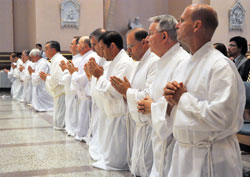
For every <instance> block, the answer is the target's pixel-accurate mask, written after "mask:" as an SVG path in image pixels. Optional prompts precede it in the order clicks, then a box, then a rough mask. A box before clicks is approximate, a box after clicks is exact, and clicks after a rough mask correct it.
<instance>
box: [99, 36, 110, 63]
mask: <svg viewBox="0 0 250 177" xmlns="http://www.w3.org/2000/svg"><path fill="white" fill-rule="evenodd" d="M99 45H100V48H101V50H102V52H103V57H104V58H105V59H106V60H107V61H111V60H112V59H113V58H112V55H111V53H112V49H111V48H110V46H109V47H107V45H106V44H104V43H103V41H102V40H101V41H100V42H99Z"/></svg>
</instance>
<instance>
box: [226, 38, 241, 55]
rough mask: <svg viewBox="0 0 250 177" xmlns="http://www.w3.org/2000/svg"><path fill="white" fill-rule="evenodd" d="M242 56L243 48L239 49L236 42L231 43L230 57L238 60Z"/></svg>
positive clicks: (229, 47) (229, 48)
mask: <svg viewBox="0 0 250 177" xmlns="http://www.w3.org/2000/svg"><path fill="white" fill-rule="evenodd" d="M240 54H241V48H238V47H237V44H236V42H235V41H231V42H230V43H229V45H228V55H229V57H233V58H236V57H237V56H239V55H240Z"/></svg>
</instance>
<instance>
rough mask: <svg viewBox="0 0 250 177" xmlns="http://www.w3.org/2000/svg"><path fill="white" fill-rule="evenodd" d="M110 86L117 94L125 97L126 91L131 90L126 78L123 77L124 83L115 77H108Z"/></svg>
mask: <svg viewBox="0 0 250 177" xmlns="http://www.w3.org/2000/svg"><path fill="white" fill-rule="evenodd" d="M110 82H111V85H112V86H113V87H114V88H115V89H116V91H117V92H119V93H120V94H122V95H123V97H126V93H127V90H128V89H129V88H131V86H130V83H129V81H128V79H127V77H124V81H123V80H121V79H120V78H118V77H116V76H111V77H110Z"/></svg>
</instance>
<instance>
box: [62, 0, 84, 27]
mask: <svg viewBox="0 0 250 177" xmlns="http://www.w3.org/2000/svg"><path fill="white" fill-rule="evenodd" d="M79 19H80V3H79V2H78V1H77V0H64V1H63V2H62V3H61V27H62V28H63V27H73V28H78V27H79Z"/></svg>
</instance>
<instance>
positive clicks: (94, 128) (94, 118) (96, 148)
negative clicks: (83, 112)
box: [88, 58, 110, 160]
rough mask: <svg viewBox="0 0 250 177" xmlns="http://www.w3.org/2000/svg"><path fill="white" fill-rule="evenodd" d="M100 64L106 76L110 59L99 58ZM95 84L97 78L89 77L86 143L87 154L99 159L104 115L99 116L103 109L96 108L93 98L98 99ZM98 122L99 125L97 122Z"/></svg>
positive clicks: (95, 101)
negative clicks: (89, 106) (87, 138)
mask: <svg viewBox="0 0 250 177" xmlns="http://www.w3.org/2000/svg"><path fill="white" fill-rule="evenodd" d="M99 65H100V66H102V67H103V69H104V74H103V75H104V76H106V73H107V71H108V68H109V65H110V61H106V60H105V59H104V58H101V59H100V63H99ZM96 84H97V79H96V78H95V77H92V78H91V87H90V95H91V96H92V107H91V108H92V109H91V123H90V128H89V131H90V132H89V134H90V135H92V137H91V138H90V140H89V142H88V145H89V155H90V157H91V158H92V159H93V160H100V159H101V158H102V155H101V153H100V146H101V144H100V141H99V138H100V137H99V135H100V134H101V133H102V122H103V121H102V119H105V117H103V116H101V115H102V113H103V111H102V110H101V109H100V108H98V106H97V101H98V100H95V99H99V98H98V96H94V95H98V90H96ZM99 123H100V126H98V124H99Z"/></svg>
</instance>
